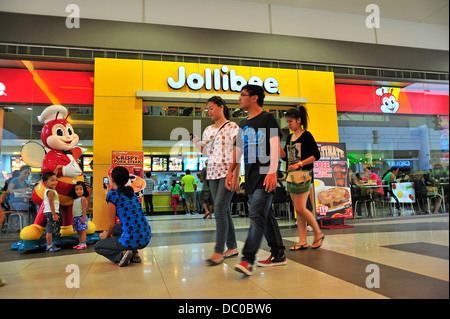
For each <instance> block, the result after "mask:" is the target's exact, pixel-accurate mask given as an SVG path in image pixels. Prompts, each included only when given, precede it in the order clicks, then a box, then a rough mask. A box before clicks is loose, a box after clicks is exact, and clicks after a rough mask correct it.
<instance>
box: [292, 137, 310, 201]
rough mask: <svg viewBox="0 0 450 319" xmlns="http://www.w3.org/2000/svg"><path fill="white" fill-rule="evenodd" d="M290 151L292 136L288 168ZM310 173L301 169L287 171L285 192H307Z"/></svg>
mask: <svg viewBox="0 0 450 319" xmlns="http://www.w3.org/2000/svg"><path fill="white" fill-rule="evenodd" d="M291 150H292V136H291V141H290V143H289V153H288V167H289V166H290V165H291V158H290V157H291V156H290V155H291ZM311 180H312V178H311V172H310V171H308V170H302V168H300V169H298V170H295V171H292V170H291V171H288V174H287V177H286V182H287V191H288V192H289V193H292V194H303V193H306V192H308V191H309V189H310V188H311Z"/></svg>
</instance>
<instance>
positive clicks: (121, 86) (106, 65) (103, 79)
mask: <svg viewBox="0 0 450 319" xmlns="http://www.w3.org/2000/svg"><path fill="white" fill-rule="evenodd" d="M94 74H95V84H94V96H136V91H138V90H142V61H141V60H122V59H102V58H96V59H95V69H94Z"/></svg>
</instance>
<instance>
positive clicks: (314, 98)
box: [298, 70, 336, 104]
mask: <svg viewBox="0 0 450 319" xmlns="http://www.w3.org/2000/svg"><path fill="white" fill-rule="evenodd" d="M298 85H299V90H300V96H301V97H306V98H308V103H321V104H336V95H335V92H334V73H332V72H319V71H305V70H299V71H298Z"/></svg>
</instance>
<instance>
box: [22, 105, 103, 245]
mask: <svg viewBox="0 0 450 319" xmlns="http://www.w3.org/2000/svg"><path fill="white" fill-rule="evenodd" d="M69 115H70V114H68V111H67V109H66V108H65V107H64V106H62V105H51V106H49V107H47V108H45V109H44V111H43V112H42V114H41V115H40V116H38V120H39V122H40V123H42V124H44V126H43V128H42V132H41V141H42V143H43V144H44V146H45V147H46V148H48V149H50V151H49V152H48V153H47V154H45V156H44V158H43V159H42V166H41V173H42V174H44V173H46V172H53V173H55V174H56V176H57V178H58V185H57V188H56V191H57V192H58V194H59V196H60V211H61V213H62V227H61V237H63V236H72V235H76V234H77V233H76V232H74V231H73V229H72V221H73V217H72V204H73V198H72V197H71V191H72V188H73V186H74V185H75V184H76V183H77V182H79V181H81V182H83V181H84V177H83V172H82V170H81V168H80V166H79V164H78V162H77V159H78V158H79V157H80V156H81V154H82V153H83V150H82V149H81V148H79V147H77V144H78V142H79V137H78V135H77V134H75V131H74V129H73V127H72V125H71V124H70V123H69V122H68V121H67V117H68V116H69ZM26 153H27V152H26V149H25V150H22V157H23V159H24V161H25V162H26V159H27V158H33V156H34V157H35V152H33V153H34V154H26ZM33 160H34V161H36V158H34V159H33ZM44 191H45V185H44V184H43V183H42V181H41V182H40V183H39V184H38V185H37V186H36V188H35V189H34V191H33V193H32V197H31V198H32V200H33V202H34V203H36V204H37V205H39V206H40V208H39V210H38V213H37V215H36V219H35V221H34V223H33V224H32V225H29V226H26V227H25V228H23V229H22V231H21V232H20V239H21V241H22V242H26V241H36V240H39V239H40V238H41V236H42V234H43V233H44V230H45V224H46V219H45V216H44V214H43V205H41V204H42V202H43V198H44ZM94 232H95V225H94V224H93V223H92V222H88V230H87V231H86V234H93V233H94ZM19 250H20V249H19ZM25 250H27V249H25Z"/></svg>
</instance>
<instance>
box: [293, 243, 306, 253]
mask: <svg viewBox="0 0 450 319" xmlns="http://www.w3.org/2000/svg"><path fill="white" fill-rule="evenodd" d="M297 247H298V248H297ZM308 247H309V246H308V244H307V243H306V244H303V245H299V244H297V245H294V246H293V247H291V248H289V250H290V251H298V250H305V249H308ZM292 248H294V249H292Z"/></svg>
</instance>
